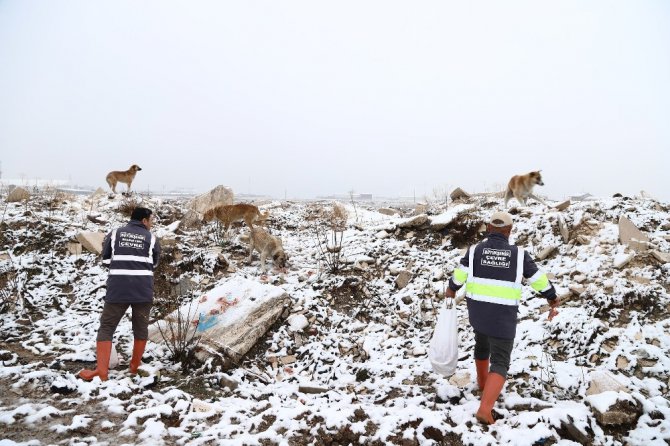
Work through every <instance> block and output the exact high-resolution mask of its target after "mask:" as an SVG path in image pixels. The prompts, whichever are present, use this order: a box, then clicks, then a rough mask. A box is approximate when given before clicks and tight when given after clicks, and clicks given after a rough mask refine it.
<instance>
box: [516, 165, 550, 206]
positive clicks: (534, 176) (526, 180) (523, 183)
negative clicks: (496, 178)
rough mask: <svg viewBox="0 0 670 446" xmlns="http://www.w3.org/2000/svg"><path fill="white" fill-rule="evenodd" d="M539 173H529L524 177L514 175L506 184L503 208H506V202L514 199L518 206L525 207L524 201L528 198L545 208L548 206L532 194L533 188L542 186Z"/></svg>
mask: <svg viewBox="0 0 670 446" xmlns="http://www.w3.org/2000/svg"><path fill="white" fill-rule="evenodd" d="M540 172H541V171H539V170H537V171H534V172H529V173H527V174H525V175H514V176H513V177H512V179H511V180H509V183H508V184H507V190H506V191H505V207H507V202H508V201H509V200H511V199H512V197H514V198H516V199H517V201H518V202H519V204H521V205H522V206H526V200H527V199H528V197H530V198H534V199H536V200H537V201H539V202H540V203H542V204H543V205H545V206H548V204H547V203H545V202H544V200H542V199H541V198H540V197H538V196H536V195H534V194H533V187H534V186H535V185H536V184H537V185H538V186H544V183H543V182H542V175H541V174H540Z"/></svg>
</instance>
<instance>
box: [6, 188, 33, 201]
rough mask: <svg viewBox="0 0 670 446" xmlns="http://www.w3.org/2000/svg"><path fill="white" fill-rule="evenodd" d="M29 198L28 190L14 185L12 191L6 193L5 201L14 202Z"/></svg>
mask: <svg viewBox="0 0 670 446" xmlns="http://www.w3.org/2000/svg"><path fill="white" fill-rule="evenodd" d="M29 199H30V192H28V191H27V190H26V189H24V188H22V187H15V188H14V189H12V191H11V192H10V193H9V194H7V198H6V199H5V201H6V202H7V203H16V202H19V201H26V200H29Z"/></svg>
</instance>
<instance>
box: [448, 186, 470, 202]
mask: <svg viewBox="0 0 670 446" xmlns="http://www.w3.org/2000/svg"><path fill="white" fill-rule="evenodd" d="M449 197H450V198H451V199H452V200H465V199H468V198H470V194H469V193H467V192H465V191H464V190H463V189H461V188H460V187H457V188H456V189H454V190H453V191H452V192H451V193H450V194H449Z"/></svg>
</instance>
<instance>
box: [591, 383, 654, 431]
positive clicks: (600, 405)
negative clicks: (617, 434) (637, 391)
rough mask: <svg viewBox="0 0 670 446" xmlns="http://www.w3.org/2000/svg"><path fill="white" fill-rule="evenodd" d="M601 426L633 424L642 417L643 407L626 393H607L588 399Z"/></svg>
mask: <svg viewBox="0 0 670 446" xmlns="http://www.w3.org/2000/svg"><path fill="white" fill-rule="evenodd" d="M586 401H587V402H588V403H589V405H590V406H591V408H592V410H593V415H594V416H595V417H596V420H597V421H598V423H599V424H601V425H603V426H605V425H616V426H618V425H627V424H633V423H635V422H636V421H637V419H638V418H639V417H640V415H642V405H641V404H640V403H638V402H637V401H635V400H634V399H633V397H631V396H630V395H628V394H627V393H624V392H615V391H612V390H610V391H607V392H603V393H600V394H597V395H591V396H588V397H586Z"/></svg>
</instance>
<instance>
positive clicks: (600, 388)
mask: <svg viewBox="0 0 670 446" xmlns="http://www.w3.org/2000/svg"><path fill="white" fill-rule="evenodd" d="M589 379H590V380H591V383H590V384H589V388H588V389H587V390H586V395H587V396H588V395H597V394H599V393H603V392H608V391H613V392H627V391H628V390H627V389H626V386H624V385H623V384H622V383H621V381H619V380H618V379H617V378H616V377H615V376H614V375H612V373H610V372H608V371H606V370H595V371H593V372H591V373H590V374H589Z"/></svg>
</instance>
